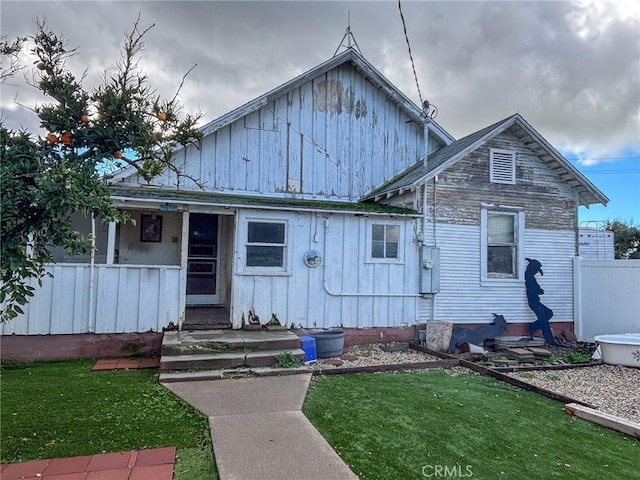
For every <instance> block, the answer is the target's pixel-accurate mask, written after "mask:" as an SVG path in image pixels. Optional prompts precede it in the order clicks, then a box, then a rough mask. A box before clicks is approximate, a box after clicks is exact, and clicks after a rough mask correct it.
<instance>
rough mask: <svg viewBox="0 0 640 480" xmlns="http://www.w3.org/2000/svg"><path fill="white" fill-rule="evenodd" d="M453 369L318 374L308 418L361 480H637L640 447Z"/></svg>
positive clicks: (544, 402) (554, 405)
mask: <svg viewBox="0 0 640 480" xmlns="http://www.w3.org/2000/svg"><path fill="white" fill-rule="evenodd" d="M562 408H563V405H562V404H561V403H559V402H555V401H552V400H549V399H547V398H545V397H542V396H539V395H536V394H534V393H531V392H526V391H522V390H519V389H516V388H513V387H511V386H508V385H505V384H501V383H499V382H497V381H495V380H493V379H490V378H486V377H480V376H476V375H471V374H461V375H456V376H452V375H451V374H450V373H448V372H446V371H443V370H436V371H430V372H421V373H381V374H373V375H372V374H360V375H335V376H328V377H314V379H313V381H312V384H311V387H310V390H309V393H308V395H307V398H306V401H305V405H304V413H305V414H306V415H307V417H308V418H309V419H310V420H311V422H312V423H313V424H314V425H315V426H316V428H317V429H318V430H319V431H320V432H321V433H322V435H323V436H324V437H325V438H326V439H327V440H328V441H329V443H330V444H331V445H332V446H333V447H334V449H335V450H336V451H337V452H338V453H339V454H340V455H341V457H342V458H343V459H344V460H345V461H346V462H347V464H348V465H349V466H350V467H351V469H352V470H353V471H354V473H356V475H358V476H359V477H360V479H361V480H368V479H381V480H382V479H384V480H389V479H424V478H473V479H501V478H504V479H521V478H527V479H532V480H533V479H540V480H548V479H551V478H562V479H580V480H582V479H585V478H598V479H601V480H605V479H611V480H619V479H622V478H629V479H630V478H636V477H637V475H638V458H640V443H639V442H638V441H637V440H635V439H632V438H627V437H625V436H623V435H621V434H619V433H617V432H614V431H611V430H609V429H606V428H604V427H600V426H597V425H594V424H592V423H589V422H587V421H584V420H580V419H574V418H572V417H571V416H570V415H568V414H566V413H564V412H563V411H562Z"/></svg>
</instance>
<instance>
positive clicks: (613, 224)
mask: <svg viewBox="0 0 640 480" xmlns="http://www.w3.org/2000/svg"><path fill="white" fill-rule="evenodd" d="M604 228H605V230H611V231H612V232H613V245H614V252H615V258H618V259H620V258H622V259H640V228H639V227H637V226H634V225H633V223H632V222H624V221H622V220H608V221H607V224H606V225H605V227H604Z"/></svg>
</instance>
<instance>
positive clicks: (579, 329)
mask: <svg viewBox="0 0 640 480" xmlns="http://www.w3.org/2000/svg"><path fill="white" fill-rule="evenodd" d="M575 274H576V277H577V278H576V282H578V284H579V292H578V294H577V295H576V297H577V299H576V302H578V304H579V305H578V306H577V310H578V311H579V312H580V314H579V315H578V318H577V319H576V335H577V336H578V340H580V341H593V337H594V336H596V335H603V334H616V333H636V334H637V333H640V260H584V259H578V260H577V261H576V264H575Z"/></svg>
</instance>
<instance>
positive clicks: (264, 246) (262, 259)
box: [246, 221, 286, 268]
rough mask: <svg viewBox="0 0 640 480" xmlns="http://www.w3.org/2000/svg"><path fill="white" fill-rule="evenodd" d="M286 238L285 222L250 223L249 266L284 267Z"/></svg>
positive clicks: (248, 241)
mask: <svg viewBox="0 0 640 480" xmlns="http://www.w3.org/2000/svg"><path fill="white" fill-rule="evenodd" d="M285 238H286V224H285V223H284V222H252V221H250V222H248V224H247V245H246V248H247V266H248V267H280V268H282V267H284V259H285V248H286V244H285Z"/></svg>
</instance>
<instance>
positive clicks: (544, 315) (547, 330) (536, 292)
mask: <svg viewBox="0 0 640 480" xmlns="http://www.w3.org/2000/svg"><path fill="white" fill-rule="evenodd" d="M526 260H527V262H529V264H528V265H527V269H526V270H525V272H524V284H525V287H526V289H527V303H528V304H529V308H530V309H531V310H533V313H535V314H536V318H537V320H536V321H535V322H532V323H530V324H529V336H530V337H533V334H534V333H535V331H536V330H542V335H544V339H545V341H546V342H547V344H549V345H555V346H562V345H561V344H559V343H558V342H556V339H555V338H553V333H552V332H551V327H549V320H551V317H553V310H551V309H550V308H549V307H547V306H546V305H544V304H543V303H542V302H541V301H540V295H544V290H543V289H542V287H540V284H539V283H538V280H536V277H535V276H536V274H537V273H540V275H544V273H542V264H541V263H540V262H539V261H538V260H536V259H535V258H527V259H526Z"/></svg>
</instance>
